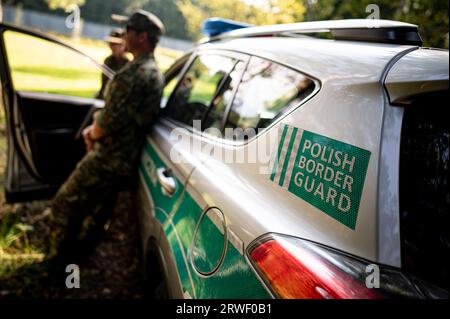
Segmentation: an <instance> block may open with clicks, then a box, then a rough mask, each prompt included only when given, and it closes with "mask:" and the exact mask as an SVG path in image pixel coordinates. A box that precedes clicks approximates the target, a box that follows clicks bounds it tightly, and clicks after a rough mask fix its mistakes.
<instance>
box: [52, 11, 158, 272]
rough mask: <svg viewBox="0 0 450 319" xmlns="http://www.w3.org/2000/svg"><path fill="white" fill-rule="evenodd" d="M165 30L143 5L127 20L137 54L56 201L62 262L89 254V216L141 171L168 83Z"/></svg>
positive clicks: (116, 81)
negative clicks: (163, 68) (159, 58)
mask: <svg viewBox="0 0 450 319" xmlns="http://www.w3.org/2000/svg"><path fill="white" fill-rule="evenodd" d="M163 32H164V26H163V24H162V22H161V21H160V20H159V19H158V18H157V17H155V16H154V15H152V14H151V13H148V12H146V11H143V10H139V11H138V12H136V13H135V14H133V15H132V16H131V17H130V18H129V20H128V22H127V32H126V35H125V41H126V46H127V50H128V51H129V52H131V53H132V54H133V56H134V60H133V61H132V62H130V63H128V64H127V65H126V66H125V67H124V68H122V69H121V70H120V71H119V72H118V73H117V74H116V75H115V76H114V78H113V79H112V80H111V81H110V82H109V83H108V85H107V87H106V91H105V108H104V109H103V110H101V111H99V112H97V113H96V114H95V115H94V123H93V124H92V125H91V126H89V127H87V128H86V129H85V130H84V131H83V137H84V140H85V143H86V145H87V149H88V153H87V154H86V155H85V157H84V158H83V159H82V160H81V161H80V162H79V163H78V165H77V167H76V169H75V171H74V172H73V173H72V174H71V176H70V177H69V178H68V180H67V181H66V182H65V183H64V185H62V187H61V188H60V190H59V191H58V193H57V195H56V197H55V198H54V201H53V205H52V212H53V214H58V215H59V216H60V217H63V219H62V220H64V221H65V223H64V225H63V226H64V228H62V229H63V232H62V233H60V234H59V236H60V238H57V240H59V241H60V245H59V248H58V251H57V257H56V258H55V260H58V261H59V263H60V262H62V263H63V264H64V265H67V264H68V263H72V262H74V263H77V262H78V261H79V259H80V258H84V257H86V256H84V254H83V251H82V250H83V249H85V247H80V245H79V243H80V241H79V240H80V236H81V233H82V232H81V230H82V229H83V224H84V223H85V221H86V219H87V218H88V217H92V216H95V215H96V214H99V213H100V212H101V211H102V210H104V208H105V207H107V206H108V205H109V204H110V203H111V201H112V199H114V200H115V198H116V195H117V192H118V187H120V184H121V183H123V182H124V181H125V180H129V179H131V178H133V177H135V176H137V166H138V163H139V159H140V153H141V150H142V149H143V146H144V141H145V133H146V131H147V130H148V128H149V126H150V124H151V123H152V121H153V120H154V119H155V118H156V116H157V115H158V111H159V107H160V99H161V95H162V88H163V85H164V79H163V76H162V75H161V73H160V72H159V70H158V68H157V66H156V64H155V60H154V56H153V52H154V49H155V47H156V45H157V43H158V40H159V37H160V36H161V35H162V34H163ZM88 244H90V245H91V246H92V243H88ZM81 256H82V257H81Z"/></svg>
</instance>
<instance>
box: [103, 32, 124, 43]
mask: <svg viewBox="0 0 450 319" xmlns="http://www.w3.org/2000/svg"><path fill="white" fill-rule="evenodd" d="M124 34H125V32H124V30H123V29H119V28H115V29H112V30H111V32H110V33H109V36H107V37H105V41H106V42H108V43H116V44H121V43H123V36H124Z"/></svg>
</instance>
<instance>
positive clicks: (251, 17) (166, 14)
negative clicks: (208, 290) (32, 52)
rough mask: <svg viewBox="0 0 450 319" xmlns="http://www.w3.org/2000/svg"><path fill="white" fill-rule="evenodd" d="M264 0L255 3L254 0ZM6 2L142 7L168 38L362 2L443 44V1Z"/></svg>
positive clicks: (102, 11) (349, 13)
mask: <svg viewBox="0 0 450 319" xmlns="http://www.w3.org/2000/svg"><path fill="white" fill-rule="evenodd" d="M262 2H264V0H262V1H259V3H262ZM3 3H5V4H9V5H21V6H22V7H24V8H28V9H32V10H37V11H41V12H50V11H52V12H53V13H55V14H64V8H66V7H67V6H68V5H70V4H71V3H77V4H79V5H80V6H81V14H82V17H83V18H84V19H85V20H87V21H92V22H98V23H106V24H110V23H111V19H110V16H111V14H112V13H117V14H128V13H130V12H132V11H133V10H134V9H136V8H143V9H146V10H149V11H152V12H154V13H155V14H157V15H158V16H159V17H160V18H161V19H162V20H163V22H164V23H165V25H166V27H167V34H168V36H172V37H177V38H185V39H192V40H197V39H198V38H200V37H201V34H200V27H201V24H202V22H203V20H204V19H206V18H208V17H215V16H220V17H224V18H229V19H234V20H238V21H243V22H248V23H251V24H255V25H264V24H275V23H289V22H298V21H314V20H329V19H349V18H366V17H367V16H368V13H366V6H367V5H368V4H372V3H373V4H376V5H378V6H379V7H380V14H381V18H382V19H392V20H400V21H404V22H410V23H414V24H418V25H419V27H420V32H421V35H422V37H423V39H424V43H425V45H426V46H434V47H446V48H448V32H449V30H448V29H449V25H448V9H449V2H448V0H396V1H392V0H376V1H374V0H341V1H339V0H266V1H265V3H266V5H265V6H254V5H251V4H250V3H252V2H250V1H248V0H114V1H104V0H3Z"/></svg>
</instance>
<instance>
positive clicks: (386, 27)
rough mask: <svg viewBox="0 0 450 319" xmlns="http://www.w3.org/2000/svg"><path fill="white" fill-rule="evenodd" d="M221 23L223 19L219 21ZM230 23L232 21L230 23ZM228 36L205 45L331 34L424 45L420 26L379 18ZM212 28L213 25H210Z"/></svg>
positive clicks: (275, 27) (292, 25)
mask: <svg viewBox="0 0 450 319" xmlns="http://www.w3.org/2000/svg"><path fill="white" fill-rule="evenodd" d="M218 20H220V19H218ZM228 22H229V23H230V20H228ZM236 23H237V24H240V25H239V28H236V30H232V31H228V30H225V32H224V33H216V34H215V35H214V36H211V37H209V38H208V39H207V40H206V41H203V42H212V41H217V40H223V39H233V38H245V37H262V36H293V35H298V34H314V33H331V35H332V36H333V38H334V39H336V40H349V41H365V42H377V43H391V44H404V45H418V46H422V39H421V37H420V35H419V31H418V27H417V25H414V24H410V23H405V22H398V21H391V20H375V19H349V20H330V21H313V22H299V23H289V24H276V25H267V26H256V27H242V24H241V23H240V22H236ZM210 27H211V25H210Z"/></svg>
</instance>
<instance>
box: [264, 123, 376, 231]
mask: <svg viewBox="0 0 450 319" xmlns="http://www.w3.org/2000/svg"><path fill="white" fill-rule="evenodd" d="M283 133H284V135H285V136H290V138H288V139H281V141H280V145H279V147H278V149H277V153H278V157H279V154H286V155H285V156H283V157H281V158H278V157H277V158H276V162H275V165H274V172H275V176H271V180H272V181H274V182H275V183H277V184H278V185H280V186H281V187H283V188H285V189H287V190H288V191H289V192H291V193H293V194H294V195H296V196H298V197H300V198H302V199H304V200H305V201H306V202H308V203H310V204H311V205H313V206H315V207H317V208H318V209H320V210H321V211H323V212H324V213H326V214H328V215H329V216H331V217H333V218H334V219H336V220H338V221H339V222H341V223H342V224H344V225H346V226H347V227H349V228H351V229H353V230H354V229H355V226H356V219H357V217H358V210H359V204H360V200H361V194H362V190H363V186H364V180H365V177H366V172H367V167H368V165H369V159H370V152H369V151H367V150H364V149H361V148H359V147H356V146H353V145H350V144H347V143H343V142H341V141H337V140H334V139H331V138H328V137H325V136H322V135H319V134H315V133H312V132H308V131H305V130H302V129H297V128H295V127H291V126H288V125H285V127H284V129H283Z"/></svg>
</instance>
